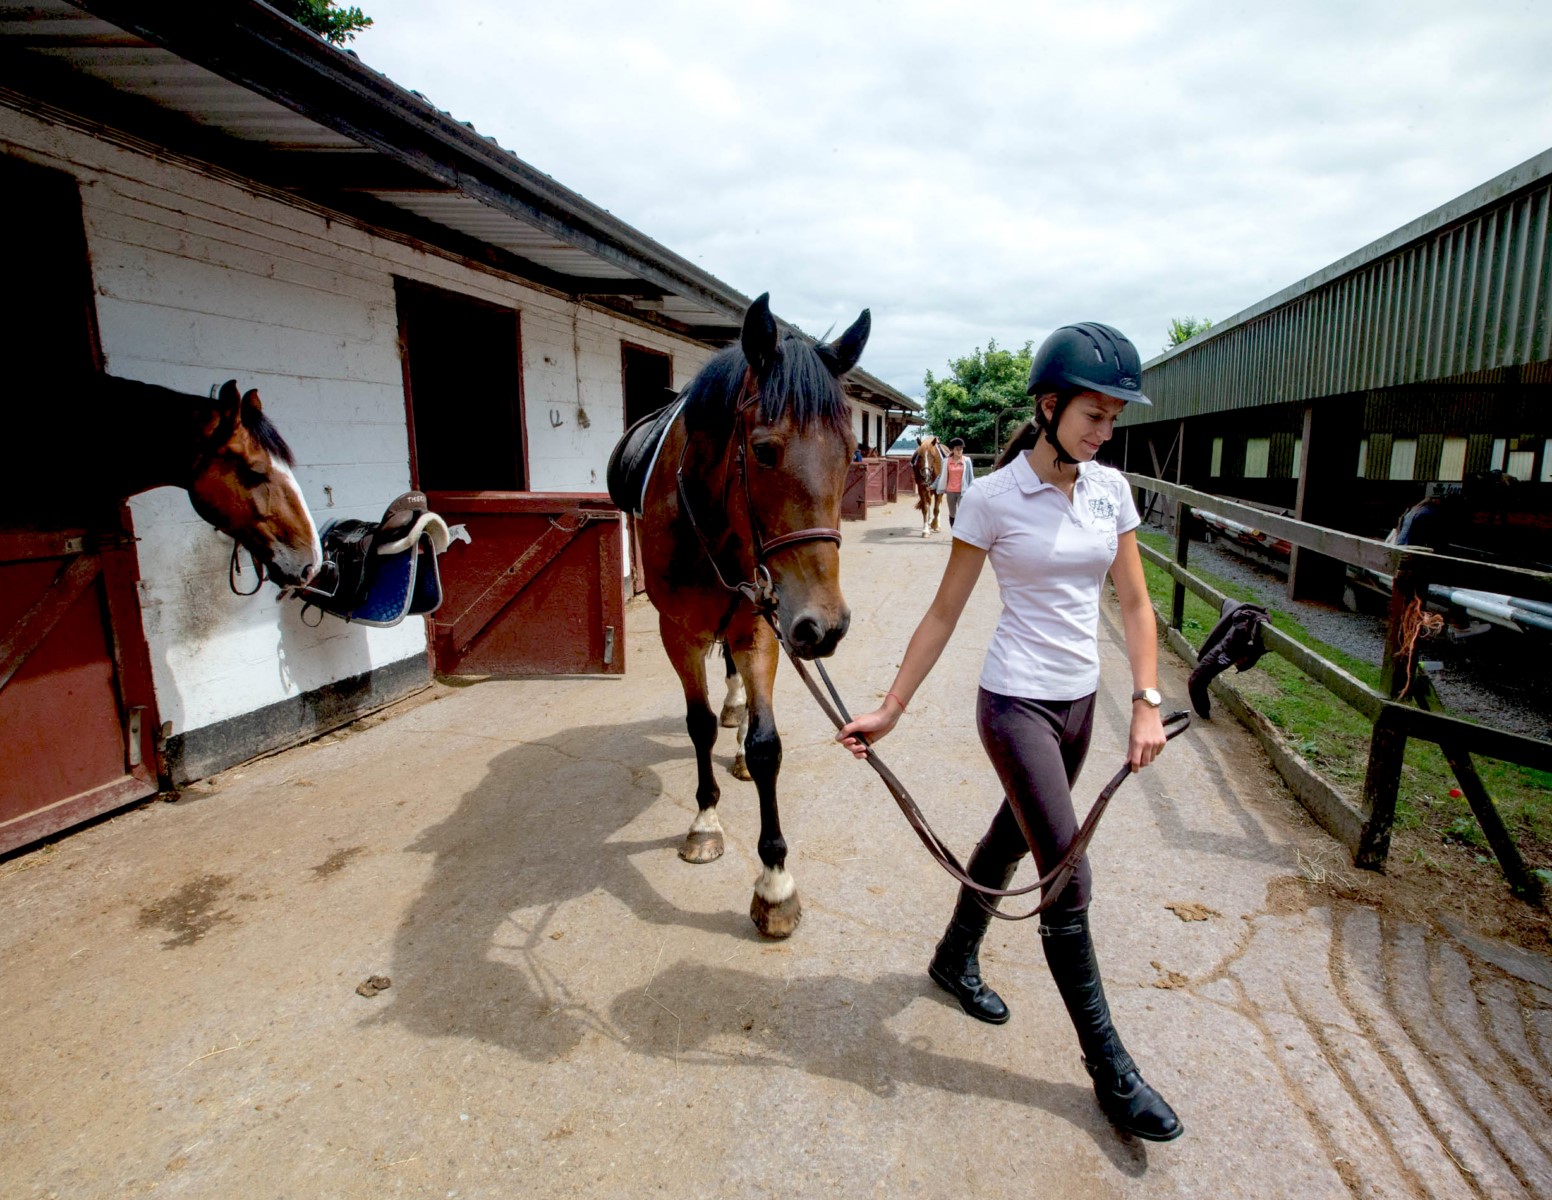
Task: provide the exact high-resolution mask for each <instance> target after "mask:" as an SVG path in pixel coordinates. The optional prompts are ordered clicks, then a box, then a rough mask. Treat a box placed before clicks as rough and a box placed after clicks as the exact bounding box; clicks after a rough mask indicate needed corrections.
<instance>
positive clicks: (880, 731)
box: [835, 700, 900, 758]
mask: <svg viewBox="0 0 1552 1200" xmlns="http://www.w3.org/2000/svg"><path fill="white" fill-rule="evenodd" d="M899 720H900V713H899V712H898V711H896V709H895V706H894V705H893V704H892V703H891V702H890V701H888V700H885V701H884V703H883V704H882V705H880V706H879V707H878V708H875V709H874V710H873V711H872V712H870V713H863V714H862V715H861V716H860V717H856V718H854V719H853V720H852V721H851V722H850V723H848V724H846V725H843V726H842V727H841V731H840V732H839V733H838V734H836V735H835V740H836V741H838V742H840V744H841V745H843V746H845V747H846V749H848V750H850V751H851V753H852V756H853V757H854V758H866V757H867V756H868V747H867V746H866V745H864V744H863V743H862V741H861V739H859V738H857V737H855V736H854V735H855V734H859V733H861V734H865V735H866V736H867V739H868V743H869V744H871V745H877V744H878V740H879V738H881V737H883V736H884V735H885V734H887V733H888V732H889V731H890V730H891V729H893V728H894V727H895V723H896V722H897V721H899Z"/></svg>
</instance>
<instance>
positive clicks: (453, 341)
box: [398, 279, 528, 492]
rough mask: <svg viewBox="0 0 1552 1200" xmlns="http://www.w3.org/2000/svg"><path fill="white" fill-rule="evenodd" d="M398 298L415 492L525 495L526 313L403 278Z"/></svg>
mask: <svg viewBox="0 0 1552 1200" xmlns="http://www.w3.org/2000/svg"><path fill="white" fill-rule="evenodd" d="M398 297H399V331H400V332H399V336H400V344H401V345H402V346H403V354H404V380H405V389H406V391H407V393H408V395H409V403H410V430H411V442H410V444H411V459H410V463H411V470H412V479H413V481H414V484H415V486H416V487H418V488H420V489H421V490H422V491H457V492H520V491H523V490H524V489H525V488H526V487H527V476H528V472H527V467H526V462H525V458H526V456H525V453H524V447H523V404H522V400H523V397H522V370H521V367H520V364H521V362H522V355H521V352H520V349H519V343H518V316H517V312H516V310H515V309H510V308H502V307H500V306H499V305H495V304H487V303H486V302H485V301H483V300H475V299H474V298H473V297H470V296H464V295H460V294H458V293H457V292H447V291H443V290H442V289H441V288H433V287H426V286H425V285H423V284H417V283H410V282H408V281H407V280H402V279H401V280H399V281H398Z"/></svg>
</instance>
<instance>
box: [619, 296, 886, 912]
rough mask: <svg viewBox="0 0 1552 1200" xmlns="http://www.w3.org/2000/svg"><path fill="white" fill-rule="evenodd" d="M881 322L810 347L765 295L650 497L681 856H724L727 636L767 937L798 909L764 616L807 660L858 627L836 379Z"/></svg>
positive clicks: (645, 524) (649, 573)
mask: <svg viewBox="0 0 1552 1200" xmlns="http://www.w3.org/2000/svg"><path fill="white" fill-rule="evenodd" d="M870 325H871V318H870V317H869V315H868V313H867V312H866V311H864V312H863V313H862V315H861V316H860V317H858V318H857V321H856V323H855V324H853V325H852V327H851V328H850V329H848V330H847V331H846V332H845V333H843V334H842V335H841V336H840V337H839V338H837V339H836V340H835V341H834V342H832V343H829V344H826V345H813V344H811V343H809V342H808V341H807V340H805V339H804V338H802V337H800V336H797V335H794V334H791V333H788V334H786V335H779V334H778V331H777V328H776V322H775V320H774V318H773V317H772V316H771V311H770V306H769V302H768V297H766V296H761V297H760V298H759V299H758V300H756V301H755V302H754V303H753V304H752V305H750V306H749V311H748V312H747V313H745V314H744V322H743V330H742V332H741V335H740V339H739V344H738V345H736V346H730V347H729V348H727V349H726V350H723V351H721V352H720V353H718V354H717V355H715V356H714V357H713V358H712V359H711V360H710V361H709V362H707V364H706V365H705V366H704V367H703V368H701V371H700V373H699V374H698V375H696V377H695V378H694V379H693V380H692V381H691V382H690V384H689V386H688V387H686V388H685V391H684V393H683V397H682V407H681V408H680V410H679V411H678V413H677V415H676V416H674V417H673V420H672V423H671V424H670V425H669V426H668V428H667V433H666V435H665V437H664V440H663V442H662V446H661V450H660V452H659V454H658V457H657V459H656V465H655V467H654V468H653V470H652V473H651V475H650V477H649V478H648V479H647V482H646V490H645V493H644V500H643V503H642V517H641V521H640V525H639V528H640V531H641V553H642V561H643V566H644V568H645V575H646V583H647V595H648V596H649V597H650V598H651V600H652V603H653V604H654V605H655V606H656V608H657V611H658V622H659V627H660V629H661V631H662V638H663V648H664V649H665V650H666V651H667V652H668V657H669V660H670V661H671V662H672V663H673V666H674V670H675V671H676V672H678V675H679V680H680V683H681V684H682V685H683V687H684V696H685V708H686V716H685V724H686V726H687V727H688V729H689V733H690V740H691V741H692V742H693V743H694V744H695V762H696V772H697V774H696V778H697V783H696V790H695V800H696V804H697V805H698V806H699V810H700V811H699V813H698V814H697V816H696V818H695V820H694V822H693V823H692V824H691V826H690V831H689V834H688V836H687V837H686V838H685V842H684V845H683V846H682V847H681V849H680V851H679V855H680V857H681V858H683V859H684V860H685V861H686V862H690V863H706V862H711V861H713V860H714V859H717V858H720V857H721V855H722V852H723V836H722V825H721V822H720V821H719V820H718V819H717V807H716V806H717V801H718V799H719V798H720V796H721V789H720V788H719V787H718V786H717V781H716V777H715V775H714V773H713V771H712V766H711V748H712V745H713V743H714V742H715V741H716V737H717V723H718V716H717V714H716V713H715V712H713V711H712V709H711V706H710V704H709V703H708V696H707V683H706V655H707V652H708V651H709V650H710V648H711V646H712V644H713V642H714V641H717V640H721V641H723V642H724V643H725V644H726V645H727V648H728V649H729V650H730V651H731V652H732V655H733V659H734V661H735V662H736V663H737V666H738V673H739V675H740V677H741V678H742V681H743V684H744V690H745V693H746V696H747V706H748V707H747V720H748V735H747V737H746V739H745V741H744V745H743V752H744V754H743V756H744V761H745V763H746V764H747V767H748V771H749V775H750V777H751V778H753V780H754V784H755V789H756V791H757V792H758V793H759V797H760V840H759V854H760V861H761V863H762V864H763V870H762V871H761V873H760V876H759V878H758V879H757V880H756V881H755V888H754V899H753V901H752V902H751V904H750V909H749V915H750V916H751V917H752V918H753V920H754V923H755V926H756V928H758V929H759V931H760V932H761V933H762V934H765V935H766V936H768V937H786V936H787V935H788V934H790V933H791V932H792V931H793V930H794V929H795V928H796V927H797V924H798V920H799V918H800V917H801V915H802V906H801V904H800V903H799V900H798V894H797V888H796V885H795V884H794V883H793V880H792V876H791V875H790V874H789V873H788V872H787V869H786V859H787V844H786V842H785V841H784V840H783V838H782V835H781V823H780V819H779V816H778V813H777V807H776V776H777V774H778V772H779V771H780V768H781V738H780V736H779V735H778V734H777V732H776V722H775V718H774V715H773V713H772V709H771V686H772V684H773V683H774V681H775V674H776V661H777V642H776V637H775V634H774V633H773V632H772V630H771V627H770V625H769V624H767V622H766V621H765V620H764V618H763V617H762V616H761V611H762V609H765V610H773V612H772V616H773V618H774V620H775V622H776V625H777V626H778V627H779V628H780V630H781V636H782V639H783V640H784V641H785V642H786V644H787V645H788V646H789V647H791V649H792V651H793V653H794V654H797V655H799V656H801V657H804V658H819V657H823V656H825V655H828V654H830V653H832V652H833V651H834V650H835V647H836V645H837V644H838V643H839V642H840V640H841V638H842V637H843V636H844V635H845V633H846V626H847V624H848V622H849V621H850V620H851V614H850V612H849V611H848V609H847V607H846V602H845V600H844V599H843V598H842V596H841V588H840V580H839V578H838V572H839V566H840V541H841V535H840V532H839V529H838V526H839V524H840V508H841V492H842V489H843V487H844V484H845V480H846V465H847V463H848V462H850V461H851V456H852V450H853V448H854V445H855V443H854V441H853V437H852V433H851V415H850V411H849V408H848V406H847V403H846V398H845V396H844V394H843V393H842V391H841V386H840V377H841V376H843V375H845V374H846V372H847V371H849V370H851V368H852V367H854V366H855V365H856V363H857V360H858V358H859V357H861V355H862V348H863V346H864V345H865V344H866V342H867V338H868V331H869V328H870Z"/></svg>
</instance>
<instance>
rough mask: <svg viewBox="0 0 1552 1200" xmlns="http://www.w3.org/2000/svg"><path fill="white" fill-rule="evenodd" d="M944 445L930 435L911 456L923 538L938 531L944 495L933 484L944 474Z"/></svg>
mask: <svg viewBox="0 0 1552 1200" xmlns="http://www.w3.org/2000/svg"><path fill="white" fill-rule="evenodd" d="M943 458H944V454H943V443H942V442H940V441H939V440H938V439H937V438H935V437H933V436H932V435H931V434H928V435H927V436H926V437H924V438H923V439H922V440H921V442H920V443H919V444H918V445H917V447H916V451H915V453H913V454H912V455H911V475H912V477H913V478H914V479H915V481H916V511H917V512H919V513H921V515H922V537H926V536H927V535H928V534H929V533H936V532H937V531H938V515H939V513H940V511H941V510H942V508H943V493H942V492H940V491H937V490H936V489H935V488H934V487H933V484H935V483H936V482H937V480H938V476H939V475H941V474H942V473H943Z"/></svg>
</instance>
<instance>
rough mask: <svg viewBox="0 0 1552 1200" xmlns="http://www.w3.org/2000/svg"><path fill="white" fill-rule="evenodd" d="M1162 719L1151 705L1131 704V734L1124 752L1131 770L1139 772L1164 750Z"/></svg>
mask: <svg viewBox="0 0 1552 1200" xmlns="http://www.w3.org/2000/svg"><path fill="white" fill-rule="evenodd" d="M1165 740H1166V739H1165V737H1164V719H1163V717H1161V716H1160V715H1159V710H1158V709H1156V708H1154V707H1153V705H1151V704H1143V703H1141V702H1140V701H1133V703H1132V733H1131V738H1130V740H1129V743H1128V745H1127V750H1126V761H1127V762H1129V763H1131V764H1132V770H1133V771H1134V772H1135V771H1140V770H1142V769H1143V768H1144V767H1146V766H1147V765H1148V764H1149V763H1151V762H1152V761H1153V760H1154V759H1155V758H1157V757H1158V756H1159V751H1160V750H1162V749H1164V742H1165Z"/></svg>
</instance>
